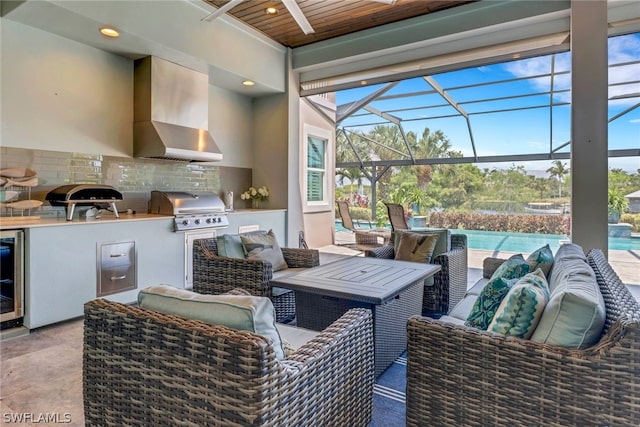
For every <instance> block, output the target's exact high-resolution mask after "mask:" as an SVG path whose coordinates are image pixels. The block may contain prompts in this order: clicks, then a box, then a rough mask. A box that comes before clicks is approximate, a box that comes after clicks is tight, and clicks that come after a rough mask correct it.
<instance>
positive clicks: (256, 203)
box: [251, 199, 260, 209]
mask: <svg viewBox="0 0 640 427" xmlns="http://www.w3.org/2000/svg"><path fill="white" fill-rule="evenodd" d="M251 207H252V208H253V209H260V200H258V199H253V200H252V201H251Z"/></svg>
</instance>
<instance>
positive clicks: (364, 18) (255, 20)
mask: <svg viewBox="0 0 640 427" xmlns="http://www.w3.org/2000/svg"><path fill="white" fill-rule="evenodd" d="M203 1H204V2H205V3H207V4H209V5H212V6H214V7H216V8H220V7H222V6H224V5H225V4H226V3H228V2H229V0H203ZM473 1H477V0H395V2H393V3H392V4H385V3H383V2H380V0H378V1H376V0H297V3H298V6H299V7H300V9H301V10H302V13H303V14H304V15H305V17H306V18H307V20H308V21H309V23H310V24H311V26H312V27H313V29H314V32H313V33H311V34H308V35H305V34H304V33H303V32H302V30H301V29H300V27H299V26H298V24H297V23H296V21H295V20H294V19H293V17H292V16H291V14H290V13H289V12H288V10H287V8H286V7H285V6H284V4H283V3H282V1H280V0H247V1H244V2H242V3H240V4H238V5H237V6H235V7H233V8H232V9H231V10H229V11H228V12H227V14H229V15H231V16H233V17H235V18H237V19H239V20H240V21H242V22H244V23H245V24H248V25H250V26H252V27H253V28H255V29H257V30H259V31H261V32H262V33H264V34H265V35H266V36H268V37H269V38H271V39H273V40H275V41H276V42H278V43H280V44H282V45H284V46H287V47H291V48H294V47H299V46H304V45H306V44H310V43H315V42H318V41H321V40H326V39H330V38H333V37H338V36H342V35H345V34H349V33H353V32H355V31H360V30H364V29H367V28H372V27H377V26H380V25H384V24H388V23H391V22H396V21H401V20H403V19H408V18H412V17H414V16H419V15H425V14H428V13H433V12H436V11H440V10H444V9H449V8H452V7H456V6H460V5H463V4H466V3H471V2H473ZM270 6H272V7H275V8H276V9H277V11H278V12H277V14H275V15H268V14H267V13H266V9H267V7H270Z"/></svg>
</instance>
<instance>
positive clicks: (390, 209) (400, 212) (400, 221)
mask: <svg viewBox="0 0 640 427" xmlns="http://www.w3.org/2000/svg"><path fill="white" fill-rule="evenodd" d="M383 203H384V204H385V206H386V207H387V214H388V215H389V222H390V223H391V229H392V230H394V231H395V230H410V229H411V227H409V224H407V219H406V217H405V216H404V207H402V205H400V204H398V203H387V202H383Z"/></svg>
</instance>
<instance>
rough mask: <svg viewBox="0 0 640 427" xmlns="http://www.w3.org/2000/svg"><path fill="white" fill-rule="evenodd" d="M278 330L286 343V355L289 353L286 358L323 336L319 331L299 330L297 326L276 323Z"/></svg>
mask: <svg viewBox="0 0 640 427" xmlns="http://www.w3.org/2000/svg"><path fill="white" fill-rule="evenodd" d="M276 328H277V329H278V332H279V333H280V337H281V338H282V342H283V343H285V344H284V347H285V353H288V354H286V356H289V354H290V353H291V352H294V351H296V350H297V349H299V348H300V347H302V346H303V345H305V344H306V343H308V342H309V341H311V340H312V339H314V338H315V337H317V336H318V335H320V334H321V332H318V331H312V330H310V329H304V328H299V327H297V326H289V325H285V324H282V323H276Z"/></svg>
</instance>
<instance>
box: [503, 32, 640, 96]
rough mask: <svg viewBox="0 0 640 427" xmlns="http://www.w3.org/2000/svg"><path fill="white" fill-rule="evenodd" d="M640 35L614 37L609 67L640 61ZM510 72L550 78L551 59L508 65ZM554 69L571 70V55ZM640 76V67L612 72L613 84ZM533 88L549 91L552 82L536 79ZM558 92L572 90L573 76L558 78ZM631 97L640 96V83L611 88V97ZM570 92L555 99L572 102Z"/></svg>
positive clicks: (562, 56)
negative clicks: (542, 75) (636, 94)
mask: <svg viewBox="0 0 640 427" xmlns="http://www.w3.org/2000/svg"><path fill="white" fill-rule="evenodd" d="M639 53H640V34H630V35H625V36H619V37H611V38H609V41H608V55H609V64H624V63H627V62H633V61H638V60H639V59H640V54H639ZM505 69H506V71H508V72H510V73H512V74H513V75H514V76H515V77H527V76H532V75H539V74H548V73H550V72H551V57H550V56H542V57H534V58H528V59H523V60H520V61H515V62H509V63H507V64H505ZM553 69H554V70H555V71H556V72H560V71H566V70H570V69H571V55H570V53H560V54H556V56H555V62H554V64H553ZM639 75H640V64H638V63H635V64H629V65H624V66H616V67H610V68H609V83H610V84H613V83H620V82H628V81H637V80H638V76H639ZM530 83H531V85H532V86H533V87H534V88H535V89H536V90H539V91H549V90H550V84H551V81H550V79H549V78H544V79H533V80H531V81H530ZM554 88H555V89H556V90H558V89H570V88H571V76H570V74H561V75H556V76H555V78H554ZM628 93H640V83H632V84H626V85H623V86H611V87H610V88H609V96H610V97H613V96H618V95H622V94H628ZM570 98H571V95H570V92H566V93H560V94H556V95H555V99H556V100H558V101H563V102H568V101H570ZM637 102H638V101H637V98H633V99H627V100H620V101H619V103H621V104H624V105H633V104H636V103H637Z"/></svg>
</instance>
